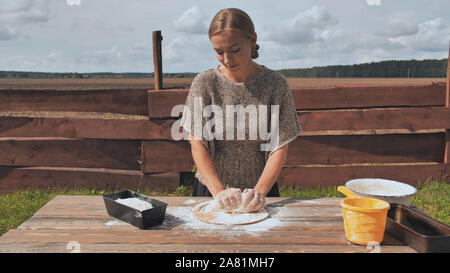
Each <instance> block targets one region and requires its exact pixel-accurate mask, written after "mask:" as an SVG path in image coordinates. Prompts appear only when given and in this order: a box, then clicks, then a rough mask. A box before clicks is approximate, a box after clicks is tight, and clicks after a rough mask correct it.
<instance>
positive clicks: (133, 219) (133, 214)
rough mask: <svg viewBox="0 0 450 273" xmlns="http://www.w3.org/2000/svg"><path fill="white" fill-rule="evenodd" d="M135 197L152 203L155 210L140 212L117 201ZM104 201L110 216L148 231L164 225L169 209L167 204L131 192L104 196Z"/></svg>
mask: <svg viewBox="0 0 450 273" xmlns="http://www.w3.org/2000/svg"><path fill="white" fill-rule="evenodd" d="M134 197H136V198H139V199H141V200H143V201H146V202H149V203H151V204H152V206H153V208H151V209H147V210H143V211H140V210H137V209H135V208H132V207H129V206H126V205H124V204H121V203H118V202H117V201H116V200H117V199H125V198H134ZM103 201H104V202H105V207H106V211H107V212H108V214H109V216H112V217H115V218H117V219H120V220H122V221H124V222H127V223H129V224H132V225H133V226H135V227H138V228H140V229H147V228H149V227H152V226H157V225H160V224H162V222H163V221H164V216H165V214H166V208H167V204H166V203H164V202H161V201H159V200H156V199H154V198H150V197H149V196H146V195H143V194H140V193H137V192H134V191H131V190H126V191H121V192H116V193H111V194H106V195H103Z"/></svg>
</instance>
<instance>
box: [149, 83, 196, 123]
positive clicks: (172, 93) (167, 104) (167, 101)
mask: <svg viewBox="0 0 450 273" xmlns="http://www.w3.org/2000/svg"><path fill="white" fill-rule="evenodd" d="M188 93H189V90H188V89H165V90H150V91H148V93H147V99H148V113H149V114H148V116H149V117H150V118H169V117H171V112H172V109H173V107H175V106H176V105H184V104H185V103H186V98H187V94H188ZM181 114H182V113H177V116H176V117H179V116H181Z"/></svg>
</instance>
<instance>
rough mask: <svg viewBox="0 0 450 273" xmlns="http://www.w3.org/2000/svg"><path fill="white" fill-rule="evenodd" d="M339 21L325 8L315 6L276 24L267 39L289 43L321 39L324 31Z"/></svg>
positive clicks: (310, 41)
mask: <svg viewBox="0 0 450 273" xmlns="http://www.w3.org/2000/svg"><path fill="white" fill-rule="evenodd" d="M337 23H338V20H337V19H336V18H335V17H333V16H332V15H331V14H330V13H329V12H328V11H327V10H326V9H325V8H323V7H318V6H313V7H312V8H310V9H308V10H306V11H304V12H301V13H299V14H298V15H297V16H295V17H294V18H292V19H291V20H287V21H284V22H282V23H281V24H279V25H278V26H276V27H275V28H274V29H273V30H272V31H270V32H269V34H268V35H267V37H266V39H267V40H271V41H275V42H279V43H288V44H296V43H312V42H314V41H316V40H321V39H322V32H323V31H325V30H326V28H327V27H329V26H333V25H336V24H337Z"/></svg>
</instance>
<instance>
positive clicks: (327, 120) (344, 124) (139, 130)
mask: <svg viewBox="0 0 450 273" xmlns="http://www.w3.org/2000/svg"><path fill="white" fill-rule="evenodd" d="M156 92H159V91H156ZM164 92H165V91H164ZM155 107H156V106H155ZM298 117H299V121H300V124H301V126H302V130H303V132H302V134H303V135H323V134H327V135H330V134H332V135H339V134H340V135H342V134H344V135H351V134H354V135H358V134H392V133H416V132H421V131H424V130H439V129H444V128H449V127H450V109H449V108H445V107H425V108H401V109H357V110H327V111H302V112H298ZM177 121H178V120H176V119H151V120H136V119H99V118H72V117H65V118H54V117H53V118H46V117H18V116H15V117H11V116H0V137H68V138H88V139H91V138H94V139H146V140H173V137H172V133H171V130H172V127H173V126H175V122H177ZM179 130H180V128H179ZM444 130H445V129H444ZM181 132H182V131H181Z"/></svg>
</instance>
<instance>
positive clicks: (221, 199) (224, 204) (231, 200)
mask: <svg viewBox="0 0 450 273" xmlns="http://www.w3.org/2000/svg"><path fill="white" fill-rule="evenodd" d="M214 199H216V201H217V203H218V204H219V207H220V208H221V209H226V210H232V209H236V208H238V207H239V206H240V205H241V203H242V194H241V189H236V188H228V189H225V190H223V191H221V192H219V193H218V194H217V195H216V196H215V197H214Z"/></svg>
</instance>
